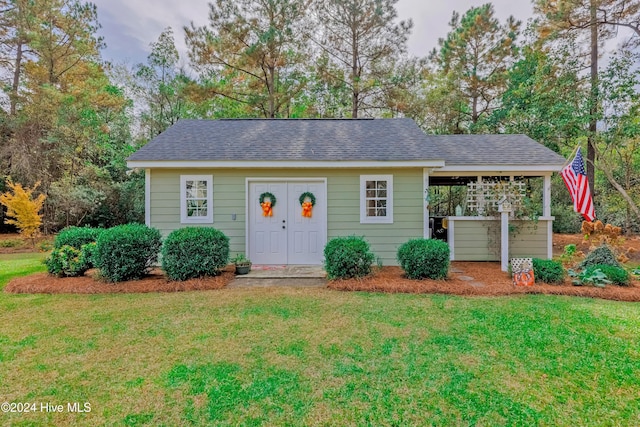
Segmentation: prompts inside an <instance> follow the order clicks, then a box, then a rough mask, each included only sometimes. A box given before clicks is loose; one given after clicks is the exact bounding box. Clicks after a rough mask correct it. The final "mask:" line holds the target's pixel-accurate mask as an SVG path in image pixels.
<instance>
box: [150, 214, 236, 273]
mask: <svg viewBox="0 0 640 427" xmlns="http://www.w3.org/2000/svg"><path fill="white" fill-rule="evenodd" d="M228 262H229V238H228V237H227V236H226V235H225V234H224V233H223V232H221V231H219V230H216V229H215V228H208V227H185V228H180V229H178V230H174V231H172V232H171V234H169V235H168V236H167V238H166V240H165V241H164V243H163V245H162V269H163V270H164V271H165V273H166V274H167V276H168V277H169V278H170V279H171V280H187V279H191V278H194V277H202V276H215V275H217V274H219V273H220V269H222V268H223V267H225V266H226V265H227V263H228Z"/></svg>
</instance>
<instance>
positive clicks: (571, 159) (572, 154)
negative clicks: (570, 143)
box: [562, 144, 580, 169]
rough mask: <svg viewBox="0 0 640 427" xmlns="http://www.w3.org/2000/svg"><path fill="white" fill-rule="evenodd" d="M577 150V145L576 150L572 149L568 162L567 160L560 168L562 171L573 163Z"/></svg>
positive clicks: (578, 146)
mask: <svg viewBox="0 0 640 427" xmlns="http://www.w3.org/2000/svg"><path fill="white" fill-rule="evenodd" d="M579 148H580V144H578V145H577V146H576V148H574V149H573V152H571V155H570V156H569V160H567V162H566V163H565V164H564V165H563V166H562V169H564V168H566V167H567V166H568V165H569V164H570V163H571V162H573V159H574V158H575V156H576V153H577V152H578V149H579Z"/></svg>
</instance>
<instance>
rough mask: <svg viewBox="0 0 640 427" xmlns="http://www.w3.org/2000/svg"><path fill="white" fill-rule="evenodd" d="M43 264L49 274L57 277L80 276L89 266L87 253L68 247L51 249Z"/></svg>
mask: <svg viewBox="0 0 640 427" xmlns="http://www.w3.org/2000/svg"><path fill="white" fill-rule="evenodd" d="M85 246H86V245H85ZM85 246H83V248H84V247H85ZM44 263H45V265H46V266H47V271H48V272H49V274H53V275H54V276H58V277H77V276H82V275H83V274H84V273H85V272H86V271H87V270H88V269H89V268H90V266H91V264H90V262H89V260H88V259H87V252H86V251H83V250H81V249H80V250H79V249H76V248H74V247H73V246H70V245H63V246H61V247H59V248H55V249H53V250H52V251H51V253H50V254H49V256H48V257H47V259H46V260H45V261H44Z"/></svg>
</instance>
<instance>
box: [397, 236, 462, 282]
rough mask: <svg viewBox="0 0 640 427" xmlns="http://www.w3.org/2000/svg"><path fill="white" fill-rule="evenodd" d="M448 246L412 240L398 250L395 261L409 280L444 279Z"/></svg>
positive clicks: (437, 242) (447, 266) (431, 240)
mask: <svg viewBox="0 0 640 427" xmlns="http://www.w3.org/2000/svg"><path fill="white" fill-rule="evenodd" d="M449 255H450V251H449V245H447V244H446V243H445V242H443V241H441V240H436V239H412V240H409V241H408V242H406V243H404V244H403V245H402V246H400V248H398V254H397V259H398V262H399V263H400V266H401V267H402V269H403V270H404V272H405V274H406V275H407V277H408V278H409V279H444V278H445V277H447V274H448V272H449Z"/></svg>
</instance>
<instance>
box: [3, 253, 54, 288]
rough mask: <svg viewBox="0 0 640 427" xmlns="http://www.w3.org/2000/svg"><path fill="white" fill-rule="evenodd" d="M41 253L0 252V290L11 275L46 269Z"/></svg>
mask: <svg viewBox="0 0 640 427" xmlns="http://www.w3.org/2000/svg"><path fill="white" fill-rule="evenodd" d="M45 257H46V255H45V254H43V253H27V254H0V290H2V289H3V288H4V285H6V284H7V282H9V280H10V279H11V278H12V277H16V276H25V275H27V274H31V273H37V272H38V271H46V267H45V266H44V264H43V263H42V260H43V259H44V258H45Z"/></svg>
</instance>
